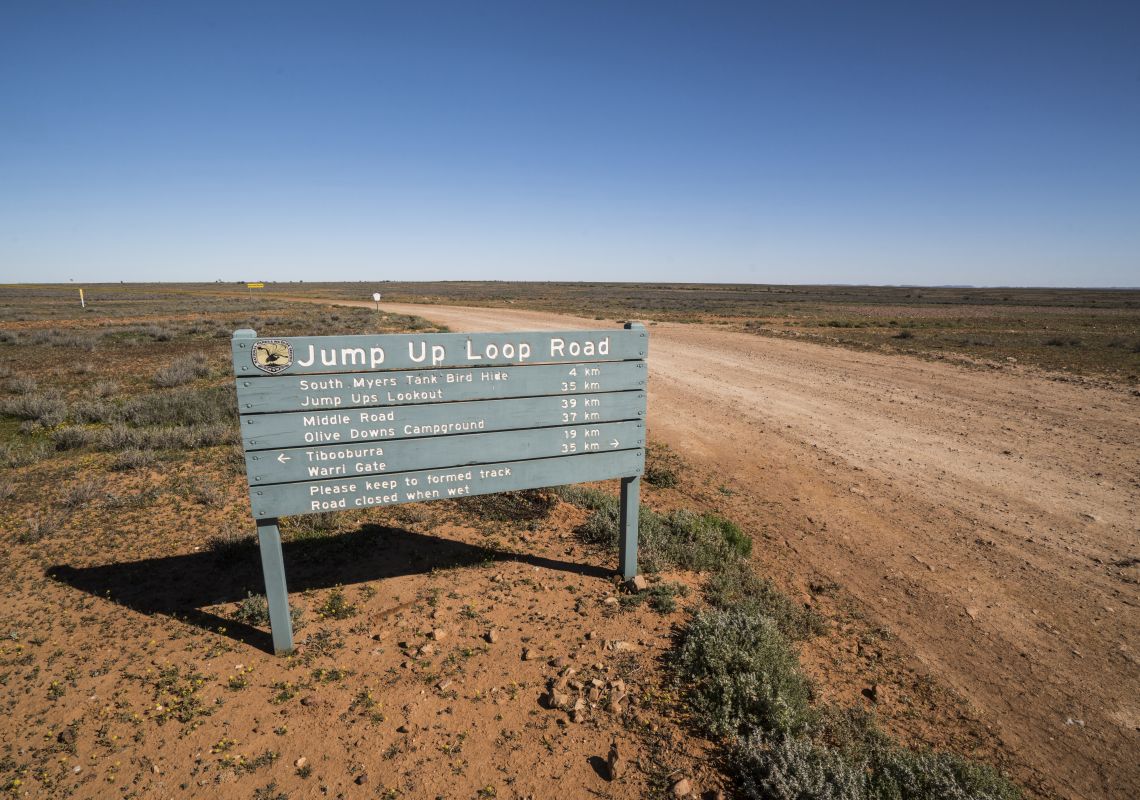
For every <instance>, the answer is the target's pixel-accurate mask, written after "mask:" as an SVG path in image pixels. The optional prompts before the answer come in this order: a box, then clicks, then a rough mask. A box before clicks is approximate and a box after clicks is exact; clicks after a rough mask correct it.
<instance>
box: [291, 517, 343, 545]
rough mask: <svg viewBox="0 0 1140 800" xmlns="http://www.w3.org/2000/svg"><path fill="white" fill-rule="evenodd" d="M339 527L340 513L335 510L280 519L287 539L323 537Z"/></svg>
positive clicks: (301, 539) (298, 539) (300, 539)
mask: <svg viewBox="0 0 1140 800" xmlns="http://www.w3.org/2000/svg"><path fill="white" fill-rule="evenodd" d="M339 527H340V515H339V514H338V513H337V512H336V511H322V512H321V513H319V514H305V515H303V516H298V517H287V518H285V519H284V520H282V521H281V531H282V532H283V533H284V535H285V538H286V539H287V540H289V541H294V542H295V541H303V540H305V539H323V538H325V537H326V536H328V535H329V534H332V533H335V532H336V530H337V528H339Z"/></svg>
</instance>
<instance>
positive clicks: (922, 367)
mask: <svg viewBox="0 0 1140 800" xmlns="http://www.w3.org/2000/svg"><path fill="white" fill-rule="evenodd" d="M282 299H284V298H282ZM290 299H301V298H290ZM304 299H305V300H307V301H309V302H329V301H314V300H313V299H311V298H304ZM344 304H345V305H361V306H366V307H371V304H369V303H351V302H346V303H344ZM382 308H383V309H384V310H385V311H387V312H394V313H401V314H415V315H418V316H424V317H427V318H429V319H431V320H433V321H435V322H437V323H439V324H443V325H447V326H448V327H450V328H451V329H452V330H458V331H506V330H527V329H529V330H552V329H558V328H587V327H605V326H609V325H612V324H613V323H612V322H606V321H597V320H592V319H584V318H578V317H568V316H560V315H554V314H547V313H539V312H533V311H520V310H513V309H488V308H467V307H457V306H421V305H411V304H406V305H394V304H383V306H382ZM650 330H651V334H650V359H649V364H650V378H651V384H650V414H649V432H650V435H651V436H652V437H653V438H655V439H658V440H661V441H664V442H666V443H667V444H669V445H670V446H672V447H673V448H674V449H675V450H676V451H677V452H679V453H680V454H681V455H682V456H683V457H684V458H685V459H686V460H687V461H688V462H689V463H690V464H691V465H692V466H693V467H695V468H697V469H698V470H700V471H701V472H702V473H704V474H705V475H707V476H709V477H710V478H711V480H712V481H713V485H718V484H723V485H724V486H726V487H731V488H732V489H733V490H734V492H733V493H732V494H731V495H726V497H725V501H724V503H725V507H726V511H729V512H730V513H731V514H732V515H733V516H734V517H735V518H736V519H738V520H739V521H741V522H744V523H746V524H749V525H751V526H754V527H755V528H757V529H760V530H768V531H777V532H779V534H780V536H781V537H782V548H783V550H784V551H785V552H783V553H780V554H779V557H780V558H781V559H784V560H786V561H787V562H788V563H789V564H790V565H791V566H792V571H793V572H796V573H798V574H799V575H801V576H802V577H803V580H804V584H805V585H806V582H807V580H808V579H809V578H810V577H812V576H816V577H826V578H827V579H829V580H832V581H835V582H837V583H838V584H840V585H841V586H843V587H844V588H845V589H846V590H847V591H848V592H850V593H851V594H852V595H854V596H855V597H856V598H858V600H859V601H860V602H861V603H862V604H864V605H865V607H866V608H867V609H868V611H870V612H871V613H872V614H874V615H875V616H877V617H878V618H880V619H881V620H882V622H883V623H885V624H886V625H888V626H889V627H890V629H891V630H892V631H893V632H894V633H895V634H897V635H898V636H899V637H900V638H901V639H902V640H903V641H904V642H905V643H906V645H907V646H908V647H909V649H911V650H912V651H913V653H914V654H915V657H916V658H917V659H918V660H919V661H920V662H921V663H922V664H923V665H925V668H926V669H929V671H930V672H932V673H934V674H935V675H936V676H937V677H938V678H939V679H941V680H942V681H944V682H946V683H948V684H949V685H951V686H952V687H954V688H955V689H956V690H957V691H958V692H959V693H960V694H961V695H962V696H964V697H965V698H966V699H967V700H968V701H969V702H970V703H971V705H972V707H973V709H974V710H976V711H977V713H978V715H979V717H980V718H981V719H983V720H984V721H985V722H986V723H987V724H989V725H992V726H993V730H994V731H995V733H996V734H997V736H998V737H999V738H1000V740H1001V742H1002V744H1003V747H1004V748H1005V749H1006V750H1007V752H1008V753H1009V755H1010V757H1011V759H1012V761H1013V763H1015V764H1018V765H1020V769H1019V772H1020V773H1021V774H1020V776H1019V777H1021V778H1022V780H1026V781H1027V782H1028V783H1030V784H1031V785H1033V786H1034V787H1035V788H1036V789H1038V790H1040V791H1044V792H1046V793H1049V794H1056V795H1058V796H1062V797H1072V798H1108V797H1136V796H1140V758H1138V757H1137V754H1138V753H1140V666H1138V653H1137V650H1136V648H1137V647H1140V642H1138V637H1137V633H1138V631H1140V624H1138V623H1140V614H1138V607H1140V591H1138V579H1140V566H1138V565H1137V564H1136V563H1133V561H1134V560H1135V559H1138V558H1140V537H1138V536H1137V533H1138V532H1140V512H1138V508H1140V504H1138V501H1140V479H1138V477H1137V476H1138V475H1140V401H1137V399H1136V398H1135V397H1132V396H1129V395H1126V394H1124V393H1122V392H1115V391H1111V390H1106V389H1100V388H1089V387H1081V386H1074V385H1070V384H1066V383H1061V382H1057V381H1052V380H1049V379H1047V377H1044V376H1041V375H1039V374H1036V373H1030V372H1027V371H1023V370H1020V369H1016V368H1011V369H1008V370H1005V369H1003V370H979V369H971V368H966V367H962V366H957V365H951V364H946V363H938V362H926V361H923V360H919V359H913V358H909V357H905V356H897V355H886V354H875V353H864V352H853V351H849V350H844V349H840V348H833V347H826V346H821V345H817V344H812V343H805V342H796V341H788V340H780V339H772V338H763V337H758V336H753V335H749V334H744V333H735V332H730V331H724V330H722V329H717V328H714V327H711V326H700V325H674V324H665V323H662V324H659V325H653V326H652V327H651V329H650Z"/></svg>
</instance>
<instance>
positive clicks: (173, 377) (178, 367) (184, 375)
mask: <svg viewBox="0 0 1140 800" xmlns="http://www.w3.org/2000/svg"><path fill="white" fill-rule="evenodd" d="M209 374H210V363H209V359H207V358H206V356H205V355H203V354H202V353H196V354H194V355H193V356H191V357H190V358H186V359H182V360H179V361H175V362H174V363H173V364H169V365H167V366H165V367H163V368H162V369H160V370H159V371H158V372H156V373H154V377H153V378H152V379H151V381H152V383H154V385H155V386H159V387H163V388H169V387H172V386H182V385H184V384H187V383H191V382H193V381H195V380H197V379H198V378H205V377H206V376H207V375H209Z"/></svg>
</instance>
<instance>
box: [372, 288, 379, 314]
mask: <svg viewBox="0 0 1140 800" xmlns="http://www.w3.org/2000/svg"><path fill="white" fill-rule="evenodd" d="M372 302H373V303H375V304H376V311H377V312H379V311H380V292H373V293H372Z"/></svg>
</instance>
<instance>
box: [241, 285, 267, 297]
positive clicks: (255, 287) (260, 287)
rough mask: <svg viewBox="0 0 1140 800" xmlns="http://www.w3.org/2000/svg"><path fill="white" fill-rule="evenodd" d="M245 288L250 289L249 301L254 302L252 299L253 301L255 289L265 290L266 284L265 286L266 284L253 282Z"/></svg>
mask: <svg viewBox="0 0 1140 800" xmlns="http://www.w3.org/2000/svg"><path fill="white" fill-rule="evenodd" d="M245 287H246V288H247V289H249V299H250V300H252V299H253V290H254V289H264V288H265V284H264V283H262V282H261V281H253V282H251V283H247V284H246V285H245Z"/></svg>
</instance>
